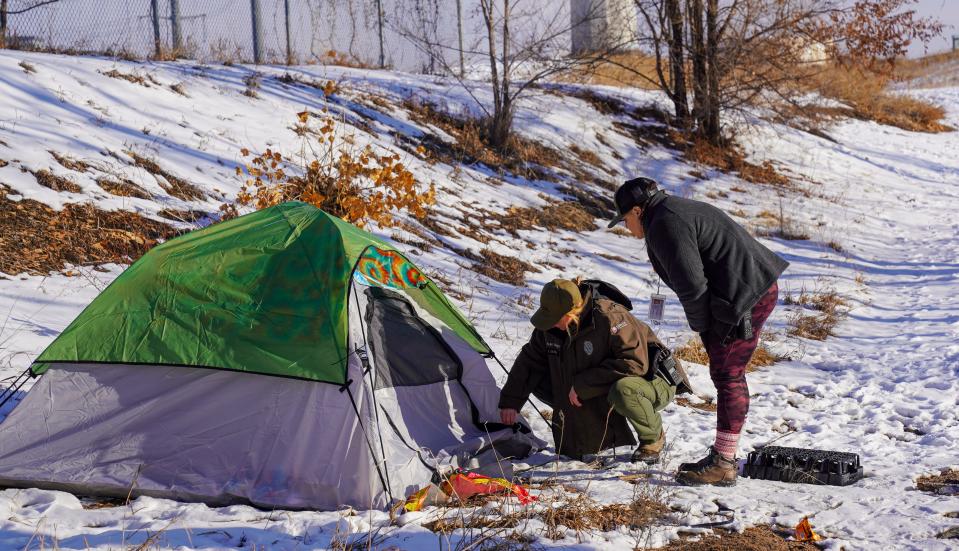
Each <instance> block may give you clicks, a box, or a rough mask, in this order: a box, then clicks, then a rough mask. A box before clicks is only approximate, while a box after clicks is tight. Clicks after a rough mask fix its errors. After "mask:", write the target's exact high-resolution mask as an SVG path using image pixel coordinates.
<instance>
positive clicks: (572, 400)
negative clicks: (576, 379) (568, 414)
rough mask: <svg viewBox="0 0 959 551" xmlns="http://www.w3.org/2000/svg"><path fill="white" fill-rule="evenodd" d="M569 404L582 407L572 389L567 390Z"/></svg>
mask: <svg viewBox="0 0 959 551" xmlns="http://www.w3.org/2000/svg"><path fill="white" fill-rule="evenodd" d="M569 403H571V404H573V405H574V406H576V407H583V404H582V403H581V402H580V401H579V396H577V395H576V389H575V388H573V387H570V389H569Z"/></svg>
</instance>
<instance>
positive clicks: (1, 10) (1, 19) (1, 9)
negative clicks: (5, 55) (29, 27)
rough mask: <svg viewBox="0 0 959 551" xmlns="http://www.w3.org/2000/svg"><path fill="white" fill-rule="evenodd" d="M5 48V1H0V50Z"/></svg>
mask: <svg viewBox="0 0 959 551" xmlns="http://www.w3.org/2000/svg"><path fill="white" fill-rule="evenodd" d="M6 47H7V0H2V1H0V48H6Z"/></svg>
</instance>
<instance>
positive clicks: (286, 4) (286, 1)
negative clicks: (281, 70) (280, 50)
mask: <svg viewBox="0 0 959 551" xmlns="http://www.w3.org/2000/svg"><path fill="white" fill-rule="evenodd" d="M283 15H284V21H285V23H286V64H287V65H293V49H292V48H291V47H290V0H283Z"/></svg>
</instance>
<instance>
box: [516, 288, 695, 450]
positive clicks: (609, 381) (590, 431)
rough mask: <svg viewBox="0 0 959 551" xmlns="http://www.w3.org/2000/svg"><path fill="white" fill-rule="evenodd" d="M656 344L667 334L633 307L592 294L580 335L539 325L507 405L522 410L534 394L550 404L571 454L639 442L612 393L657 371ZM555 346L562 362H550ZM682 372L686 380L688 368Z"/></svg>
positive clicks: (558, 440) (561, 443) (519, 362)
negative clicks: (653, 367)
mask: <svg viewBox="0 0 959 551" xmlns="http://www.w3.org/2000/svg"><path fill="white" fill-rule="evenodd" d="M581 290H583V291H584V294H585V293H586V292H587V289H586V288H581ZM649 342H656V343H659V339H657V338H656V335H655V334H654V333H653V331H652V330H651V329H650V328H649V326H647V325H646V324H645V323H642V322H641V321H639V320H637V319H636V318H634V317H633V316H632V314H630V313H629V311H628V310H626V308H624V307H623V306H622V305H620V304H618V303H616V302H613V301H611V300H607V299H604V298H597V299H595V300H593V298H592V297H591V296H589V295H587V296H586V307H585V309H584V311H583V314H582V315H581V326H580V327H579V329H578V330H577V331H576V332H575V334H573V335H572V336H570V335H567V334H565V333H564V332H561V331H559V330H557V329H552V330H550V331H538V330H534V331H533V335H532V337H531V338H530V340H529V342H528V343H526V344H525V345H524V346H523V349H522V350H521V351H520V354H519V356H518V357H517V358H516V361H515V362H514V363H513V367H512V369H511V370H510V373H509V377H508V378H507V379H506V384H505V385H504V386H503V390H502V391H501V392H500V400H499V407H500V408H512V409H516V410H519V409H521V408H522V407H523V404H524V403H525V402H526V399H527V398H529V395H530V394H535V395H536V397H537V398H539V399H541V400H543V401H544V402H546V403H548V404H550V405H551V406H552V407H553V418H552V425H553V427H552V428H553V439H554V442H555V444H556V450H557V452H558V453H561V454H563V455H566V456H569V457H574V458H580V457H582V456H583V455H585V454H593V453H597V452H599V451H600V450H603V449H606V448H610V447H613V446H625V445H633V444H635V443H636V441H635V439H634V438H633V434H632V432H631V431H630V429H629V427H628V425H627V423H626V420H625V419H624V418H623V417H622V416H621V415H619V414H618V413H616V412H615V411H612V409H611V406H610V404H609V401H608V400H607V395H608V394H609V390H610V388H611V387H612V386H613V384H614V383H616V381H618V380H619V379H622V378H623V377H647V378H649V377H651V376H652V375H651V374H649V373H648V371H649V357H648V351H647V346H648V343H649ZM551 352H552V353H554V354H555V355H556V356H558V361H553V362H550V361H549V356H550V353H551ZM677 363H678V361H677ZM680 372H681V373H682V376H683V379H686V374H685V372H682V368H680ZM687 382H688V381H687ZM570 387H575V388H576V394H577V395H578V396H579V400H580V402H581V403H582V404H583V405H582V407H576V406H573V405H572V404H570V402H569V389H570ZM607 419H608V423H607ZM604 435H605V437H604Z"/></svg>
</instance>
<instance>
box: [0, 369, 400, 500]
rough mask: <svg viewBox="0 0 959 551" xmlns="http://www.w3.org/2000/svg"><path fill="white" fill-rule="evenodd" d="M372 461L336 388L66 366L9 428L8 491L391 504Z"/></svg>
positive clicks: (0, 478)
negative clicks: (38, 489)
mask: <svg viewBox="0 0 959 551" xmlns="http://www.w3.org/2000/svg"><path fill="white" fill-rule="evenodd" d="M359 399H360V400H362V398H359ZM361 405H362V404H361ZM331 450H335V451H336V454H335V455H334V454H332V453H330V451H331ZM370 464H371V459H370V455H369V450H368V447H367V446H366V444H365V442H364V441H363V434H362V431H360V430H359V427H358V420H357V417H356V414H355V413H354V412H353V410H352V407H351V405H350V402H349V401H348V400H347V399H345V398H344V396H343V394H342V393H340V392H339V391H338V389H337V387H336V386H334V385H329V384H322V383H312V382H305V381H300V380H295V379H284V378H280V377H267V376H262V375H256V374H250V373H242V372H232V371H217V370H209V369H195V368H187V367H175V366H128V365H71V364H58V365H56V366H55V367H54V368H51V369H50V370H49V372H48V373H46V374H45V375H43V376H42V377H41V378H40V380H39V381H38V382H37V384H36V386H35V387H34V388H33V389H32V390H31V391H30V392H29V393H28V394H27V396H26V398H24V400H23V402H22V403H21V404H20V405H19V406H18V407H17V408H16V409H14V410H13V412H12V413H11V414H10V415H9V417H8V418H7V419H6V420H5V421H4V423H3V424H2V425H0V484H2V485H6V486H20V487H22V486H30V487H44V488H51V489H64V490H69V491H74V492H77V493H86V494H97V495H116V496H126V495H127V493H128V492H129V491H130V489H131V488H132V489H133V493H134V495H137V494H146V495H152V496H155V497H167V498H172V499H180V500H185V501H203V502H207V503H210V504H215V505H224V504H232V503H251V504H254V505H258V506H262V507H274V506H282V507H285V508H318V509H331V508H336V507H338V506H341V505H343V504H348V503H365V504H366V505H367V506H369V505H370V504H371V503H376V504H383V502H384V501H385V499H384V497H383V496H380V495H377V488H378V487H379V486H380V483H379V481H378V480H377V479H376V474H375V471H373V470H372V469H370V468H351V469H343V468H342V466H343V465H356V466H363V467H368V466H369V465H370ZM380 490H382V489H380Z"/></svg>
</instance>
